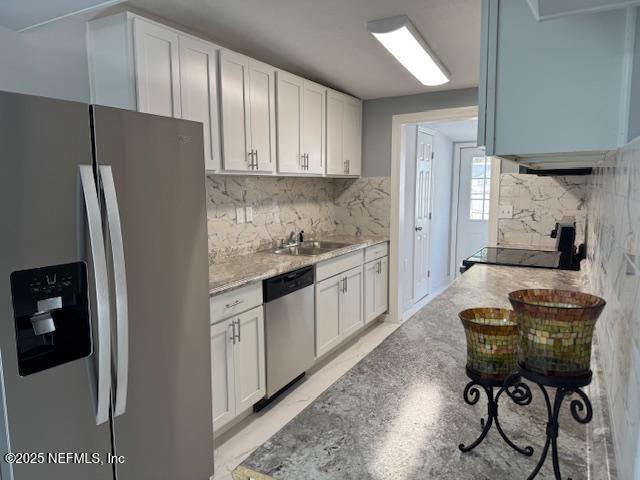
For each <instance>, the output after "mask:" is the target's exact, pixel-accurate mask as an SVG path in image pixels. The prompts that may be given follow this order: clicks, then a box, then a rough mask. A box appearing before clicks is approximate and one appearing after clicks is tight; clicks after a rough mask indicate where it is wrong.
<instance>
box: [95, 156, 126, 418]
mask: <svg viewBox="0 0 640 480" xmlns="http://www.w3.org/2000/svg"><path fill="white" fill-rule="evenodd" d="M99 171H100V180H101V183H102V191H103V194H104V200H105V207H106V212H107V222H108V225H109V237H110V239H111V242H110V243H111V258H112V260H113V277H114V287H115V296H116V329H117V330H116V332H117V333H116V354H115V365H116V368H115V371H116V382H115V385H116V395H115V407H114V412H113V415H114V416H115V417H118V416H120V415H122V414H123V413H124V412H125V411H126V409H127V385H128V383H129V311H128V303H129V302H128V299H127V272H126V265H125V260H124V242H123V241H122V226H121V223H120V209H119V208H118V197H117V196H116V186H115V182H114V181H113V171H112V170H111V166H110V165H101V166H100V168H99Z"/></svg>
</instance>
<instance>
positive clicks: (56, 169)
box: [0, 92, 113, 480]
mask: <svg viewBox="0 0 640 480" xmlns="http://www.w3.org/2000/svg"><path fill="white" fill-rule="evenodd" d="M80 164H87V165H91V150H90V129H89V114H88V106H87V105H85V104H80V103H71V102H65V101H59V100H51V99H45V98H40V97H31V96H25V95H17V94H12V93H6V92H0V171H1V172H2V173H1V174H0V220H1V221H2V234H1V235H0V252H2V255H0V295H1V296H2V301H0V355H1V361H2V376H1V380H2V384H3V385H2V386H3V389H4V408H3V410H4V411H3V412H2V418H3V419H4V422H0V424H1V423H4V428H2V429H1V431H0V450H1V451H0V458H1V460H0V469H1V472H2V478H3V479H5V480H10V479H15V480H36V479H43V478H46V479H48V480H84V479H87V478H91V479H96V480H103V479H104V480H107V479H112V478H113V474H112V467H111V466H110V465H108V464H105V465H93V464H57V465H54V464H51V463H44V464H40V465H13V467H12V466H11V465H9V464H7V463H6V462H5V461H4V456H5V453H6V452H7V451H8V450H9V449H10V451H12V452H42V453H45V454H47V453H56V452H70V453H94V452H95V453H100V454H101V455H102V456H103V457H105V456H106V454H107V453H108V452H110V451H111V445H110V433H109V422H106V423H103V424H101V425H99V426H96V410H95V407H96V405H97V404H96V400H97V398H96V396H95V394H96V393H97V384H96V383H94V382H95V381H96V380H97V379H95V378H93V377H94V375H93V371H94V370H93V369H94V362H93V359H94V357H95V355H96V354H97V353H98V350H97V343H96V340H95V339H94V342H93V352H94V353H93V355H91V357H89V359H78V360H74V361H71V362H69V363H63V364H61V365H58V366H55V367H53V368H51V369H46V370H43V371H39V372H38V373H33V374H31V375H27V376H20V374H19V372H18V362H17V356H18V355H17V348H16V332H15V328H14V325H15V322H14V310H13V306H12V301H11V298H12V296H11V288H10V275H11V273H12V272H15V271H18V270H26V269H32V268H35V267H43V266H52V265H61V264H68V263H74V262H81V261H86V262H87V265H88V267H89V268H88V271H89V285H93V284H95V275H94V272H93V268H92V266H93V265H94V263H93V261H92V259H91V258H90V256H89V255H86V256H85V255H84V254H83V253H82V252H83V250H84V248H83V245H84V243H85V242H84V238H85V235H86V232H85V230H86V219H85V204H84V199H83V194H82V187H81V182H80V175H79V165H80ZM94 200H95V198H94ZM87 250H88V251H90V249H89V245H87ZM89 294H90V296H91V298H92V299H93V300H94V301H95V299H96V296H95V289H94V291H93V292H92V291H91V290H90V291H89ZM92 312H93V313H92V315H91V323H92V327H93V330H94V332H93V333H94V334H96V333H97V332H96V325H97V318H96V314H95V305H94V309H93V310H92ZM107 371H108V370H107ZM89 372H92V375H89ZM107 387H108V385H107ZM107 393H108V391H107ZM107 397H108V395H107ZM107 401H108V398H107ZM0 405H2V404H0ZM105 412H106V413H108V410H105Z"/></svg>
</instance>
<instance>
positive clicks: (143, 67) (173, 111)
mask: <svg viewBox="0 0 640 480" xmlns="http://www.w3.org/2000/svg"><path fill="white" fill-rule="evenodd" d="M133 43H134V58H135V71H136V80H137V82H136V90H137V97H138V111H140V112H144V113H153V114H154V115H165V116H167V117H175V118H180V117H181V114H182V111H181V107H180V104H181V98H180V62H179V40H178V34H177V33H176V32H174V31H173V30H170V29H167V28H163V27H160V26H158V25H155V24H153V23H150V22H147V21H145V20H142V19H140V18H134V19H133Z"/></svg>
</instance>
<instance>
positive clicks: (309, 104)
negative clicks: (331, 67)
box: [302, 80, 327, 174]
mask: <svg viewBox="0 0 640 480" xmlns="http://www.w3.org/2000/svg"><path fill="white" fill-rule="evenodd" d="M326 92H327V89H326V87H323V86H322V85H318V84H317V83H313V82H309V81H307V80H305V82H304V86H303V94H302V95H303V97H302V155H303V157H304V164H305V165H306V167H305V172H306V173H316V174H322V173H324V164H325V148H326V142H325V125H326V119H325V114H326V101H325V96H326Z"/></svg>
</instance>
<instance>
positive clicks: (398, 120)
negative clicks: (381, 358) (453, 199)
mask: <svg viewBox="0 0 640 480" xmlns="http://www.w3.org/2000/svg"><path fill="white" fill-rule="evenodd" d="M477 116H478V107H459V108H446V109H442V110H431V111H428V112H418V113H407V114H400V115H394V116H393V117H392V119H391V219H390V220H391V232H390V233H391V235H390V237H391V244H390V252H389V253H390V262H389V285H390V289H389V317H390V321H392V322H398V323H400V322H402V321H404V320H405V319H404V318H403V317H404V311H403V305H402V298H403V295H402V293H403V291H404V288H405V287H408V286H405V285H402V282H400V278H401V275H400V272H401V270H400V269H401V265H402V260H401V259H402V258H403V253H404V252H403V245H402V242H401V241H400V238H401V234H402V233H401V232H403V231H404V226H405V221H406V219H405V218H404V207H405V205H404V195H400V193H401V192H403V191H404V190H405V175H404V172H405V167H406V159H405V151H406V145H405V142H404V135H402V126H403V125H407V124H413V123H427V122H436V121H449V120H462V119H468V118H474V117H477ZM427 298H429V297H427Z"/></svg>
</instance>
